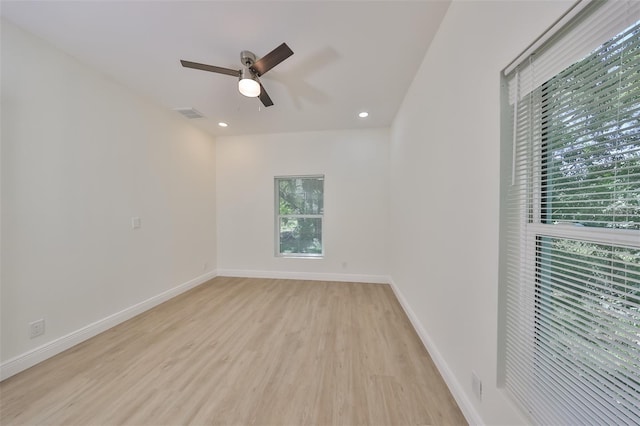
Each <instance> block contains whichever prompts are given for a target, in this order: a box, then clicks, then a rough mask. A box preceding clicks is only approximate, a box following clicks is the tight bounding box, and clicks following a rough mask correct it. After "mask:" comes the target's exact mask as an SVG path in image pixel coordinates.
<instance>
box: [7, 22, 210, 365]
mask: <svg viewBox="0 0 640 426" xmlns="http://www.w3.org/2000/svg"><path fill="white" fill-rule="evenodd" d="M1 52H2V134H1V136H2V145H1V147H2V163H1V165H2V169H1V171H2V174H1V176H2V228H1V229H2V276H1V278H2V283H1V292H0V294H1V302H2V305H1V308H2V313H1V322H2V328H1V334H2V341H1V343H2V344H1V346H2V352H1V359H2V362H3V363H5V364H4V367H5V368H9V369H10V370H11V368H10V366H9V367H8V366H7V365H8V364H7V362H8V361H12V360H13V361H15V358H16V357H17V358H20V357H21V356H25V354H28V353H29V351H32V350H34V349H35V348H38V347H40V348H42V345H44V346H47V345H50V346H51V345H53V346H55V344H54V343H55V342H56V341H57V342H61V340H60V339H61V338H63V337H65V336H66V337H65V339H67V340H69V335H70V334H73V333H77V332H78V331H82V332H83V333H85V335H86V334H91V333H90V332H91V331H92V330H87V327H89V328H90V327H91V326H92V324H94V325H95V322H96V321H101V320H104V319H105V318H110V321H111V325H112V322H113V321H114V320H117V319H118V318H114V317H109V316H111V315H114V314H117V313H121V312H123V310H125V311H126V310H127V309H129V311H128V312H129V313H135V312H137V311H135V312H134V311H131V310H130V308H131V307H134V306H136V304H138V303H140V302H143V301H148V300H149V299H150V298H154V297H155V299H154V300H155V301H156V302H157V301H158V300H159V299H158V296H159V295H163V294H164V295H167V294H168V293H166V292H167V291H169V293H170V292H171V289H175V288H176V287H177V286H179V285H183V284H189V285H195V283H197V282H199V281H201V280H203V279H205V278H206V277H207V272H209V274H210V275H211V271H213V270H214V269H215V267H216V265H215V262H216V243H215V240H216V236H215V231H216V230H215V226H216V225H215V222H216V216H215V215H216V212H215V156H214V149H215V147H214V142H213V140H212V139H211V138H210V137H208V136H206V135H205V134H203V133H202V132H200V131H198V130H196V129H195V128H194V127H192V126H191V125H190V124H189V123H188V122H187V121H186V120H185V119H183V118H182V117H180V116H178V115H177V114H176V113H175V112H172V111H168V110H164V109H162V108H160V107H158V106H155V105H154V104H152V103H150V102H148V101H147V100H146V99H145V98H143V97H140V96H138V95H135V94H133V93H132V92H130V91H128V90H127V89H125V88H123V87H122V86H120V85H118V84H115V83H113V82H112V81H110V80H109V79H107V78H106V77H104V76H103V75H101V74H99V73H97V72H96V71H94V70H92V69H90V68H88V67H85V66H84V65H82V64H80V63H78V62H77V61H75V60H74V59H73V58H71V57H69V56H67V55H66V54H64V53H62V52H60V51H58V50H56V49H55V48H52V47H50V46H49V45H47V44H45V43H44V42H43V41H41V40H39V39H37V38H35V37H34V36H32V35H29V34H27V33H25V32H23V31H22V30H20V29H18V28H16V27H15V26H13V25H12V24H10V23H8V22H6V21H3V22H2V50H1ZM134 216H139V217H140V218H141V219H142V227H141V228H140V229H137V230H132V228H131V218H132V217H134ZM205 262H207V263H208V265H207V267H206V268H203V265H204V263H205ZM205 269H206V270H205ZM182 288H184V286H183V287H182ZM138 308H140V306H138ZM138 311H139V309H138ZM39 318H44V319H45V320H46V333H45V335H44V336H41V337H37V338H35V339H29V337H28V326H27V324H28V323H29V322H31V321H34V320H37V319H39ZM93 331H95V330H93ZM62 340H64V339H62ZM76 340H77V339H76ZM69 341H70V342H73V341H74V340H73V339H70V340H69ZM52 342H54V343H52ZM63 343H64V342H63ZM58 346H59V347H60V345H58ZM62 346H64V345H62ZM54 349H55V348H54ZM45 352H46V351H45ZM47 354H48V355H51V350H49V352H47V353H46V354H43V356H44V355H47ZM23 366H24V365H23ZM3 374H5V371H3Z"/></svg>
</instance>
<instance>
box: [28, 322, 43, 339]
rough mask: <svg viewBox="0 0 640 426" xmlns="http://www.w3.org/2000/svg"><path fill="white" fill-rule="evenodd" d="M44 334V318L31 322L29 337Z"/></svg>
mask: <svg viewBox="0 0 640 426" xmlns="http://www.w3.org/2000/svg"><path fill="white" fill-rule="evenodd" d="M43 334H44V319H39V320H37V321H34V322H30V323H29V337H30V338H31V339H33V338H35V337H38V336H42V335H43Z"/></svg>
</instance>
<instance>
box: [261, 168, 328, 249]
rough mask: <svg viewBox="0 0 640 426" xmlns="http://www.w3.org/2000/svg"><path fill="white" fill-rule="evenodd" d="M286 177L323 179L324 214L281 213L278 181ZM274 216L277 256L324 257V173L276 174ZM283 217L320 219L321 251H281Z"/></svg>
mask: <svg viewBox="0 0 640 426" xmlns="http://www.w3.org/2000/svg"><path fill="white" fill-rule="evenodd" d="M284 179H319V180H322V182H323V183H322V198H323V209H322V214H294V215H281V214H280V191H279V187H278V181H279V180H284ZM273 182H274V191H275V196H274V201H275V204H274V216H275V227H274V229H275V235H274V242H275V246H274V253H275V256H276V257H282V258H302V259H322V258H324V255H325V241H324V189H325V188H324V182H325V176H324V175H323V174H318V175H280V176H274V178H273ZM283 218H291V219H307V218H308V219H320V223H321V226H320V227H321V230H322V231H321V234H320V235H321V237H320V240H321V243H320V246H321V251H320V253H282V252H281V251H280V220H281V219H283Z"/></svg>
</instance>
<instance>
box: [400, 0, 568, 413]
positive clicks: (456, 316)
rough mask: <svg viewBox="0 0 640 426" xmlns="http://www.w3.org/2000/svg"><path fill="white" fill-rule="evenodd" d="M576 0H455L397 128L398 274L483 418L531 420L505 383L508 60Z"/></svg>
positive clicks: (454, 384)
mask: <svg viewBox="0 0 640 426" xmlns="http://www.w3.org/2000/svg"><path fill="white" fill-rule="evenodd" d="M571 3H572V2H537V1H496V2H489V1H454V2H453V3H452V4H451V6H450V8H449V10H448V12H447V15H446V16H445V19H444V20H443V22H442V24H441V26H440V28H439V30H438V34H437V36H436V38H435V39H434V41H433V42H432V44H431V46H430V48H429V50H428V52H427V54H426V56H425V59H424V62H423V64H422V66H421V68H420V69H419V71H418V73H417V75H416V78H415V80H414V82H413V84H412V86H411V88H410V89H409V91H408V94H407V96H406V98H405V100H404V103H403V105H402V107H401V109H400V111H399V113H398V115H397V117H396V119H395V121H394V123H393V126H392V129H391V147H390V177H391V183H390V197H391V206H394V207H393V208H391V210H390V219H391V221H390V223H391V227H392V228H393V232H391V233H390V271H391V277H392V280H393V283H394V285H395V287H396V289H397V290H398V291H399V293H401V294H402V295H403V296H404V299H405V301H406V303H407V304H408V305H409V308H410V310H411V311H413V314H415V319H416V320H417V322H418V324H419V326H420V327H421V328H422V329H423V331H424V334H425V335H426V336H427V338H428V340H429V341H430V342H431V343H432V348H431V349H432V350H434V349H435V352H437V354H438V357H437V358H438V360H439V361H441V362H442V363H443V365H444V366H445V367H446V369H442V368H441V371H444V372H445V374H444V375H445V379H447V381H448V383H449V384H450V387H451V388H452V390H454V393H456V397H457V398H458V401H459V402H462V404H461V405H463V410H464V411H465V414H466V415H467V418H468V419H469V420H470V421H472V422H474V423H485V424H491V425H495V424H511V425H513V424H522V423H525V422H526V419H525V418H524V417H522V416H521V414H520V413H519V411H518V410H517V409H516V408H515V407H514V406H513V405H512V404H511V402H510V401H509V399H508V398H507V397H506V396H505V394H504V392H503V391H502V390H501V389H500V388H499V387H498V385H497V383H496V381H497V366H498V363H499V362H500V361H499V359H498V352H497V347H498V335H497V326H498V313H497V312H498V247H499V199H500V184H499V182H500V179H499V178H500V83H501V81H500V72H501V70H502V69H503V68H504V67H505V66H506V65H507V64H508V63H509V62H510V61H511V60H512V59H514V58H515V57H516V56H517V55H518V54H519V53H520V52H521V51H523V50H524V49H525V48H526V47H527V46H528V45H529V43H531V42H532V41H533V40H534V39H535V38H536V37H537V36H539V35H540V34H541V33H542V32H543V31H544V30H545V29H546V28H547V27H548V26H550V25H551V24H552V23H553V22H554V21H555V20H556V19H557V18H558V17H559V16H560V15H561V14H562V13H563V12H564V11H565V10H566V9H567V8H568V7H569V6H570V4H571ZM401 207H404V208H401ZM472 372H475V373H476V374H477V376H478V377H479V378H480V379H481V381H482V384H483V394H482V399H481V400H480V399H478V398H476V397H475V396H474V394H473V392H472Z"/></svg>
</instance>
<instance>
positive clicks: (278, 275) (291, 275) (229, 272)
mask: <svg viewBox="0 0 640 426" xmlns="http://www.w3.org/2000/svg"><path fill="white" fill-rule="evenodd" d="M218 276H220V277H246V278H275V279H290V280H309V281H344V282H355V283H374V284H388V283H389V277H388V276H387V275H361V274H332V273H322V272H289V271H256V270H244V269H218Z"/></svg>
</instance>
